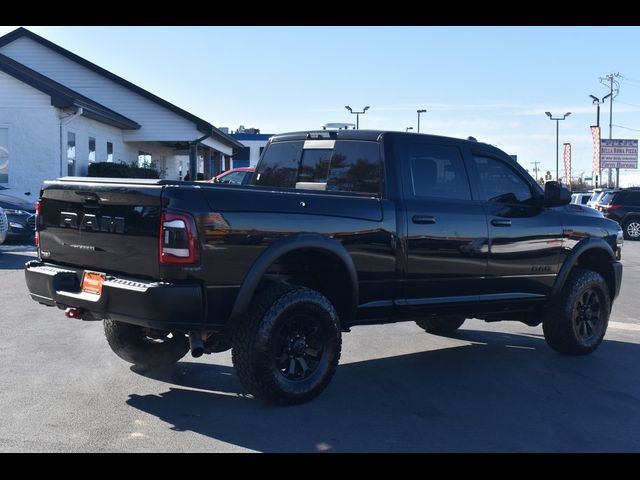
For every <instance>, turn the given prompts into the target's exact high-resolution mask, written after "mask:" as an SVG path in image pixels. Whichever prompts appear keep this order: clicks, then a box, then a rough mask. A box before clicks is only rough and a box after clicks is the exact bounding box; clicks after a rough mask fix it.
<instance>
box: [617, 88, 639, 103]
mask: <svg viewBox="0 0 640 480" xmlns="http://www.w3.org/2000/svg"><path fill="white" fill-rule="evenodd" d="M639 88H640V87H639ZM618 103H621V104H623V105H629V106H630V107H640V105H638V104H637V103H629V102H623V101H622V100H618Z"/></svg>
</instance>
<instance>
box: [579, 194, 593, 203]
mask: <svg viewBox="0 0 640 480" xmlns="http://www.w3.org/2000/svg"><path fill="white" fill-rule="evenodd" d="M590 199H591V195H585V196H584V197H582V202H581V203H582V205H586V204H587V202H588V201H589V200H590Z"/></svg>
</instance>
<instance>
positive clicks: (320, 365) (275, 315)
mask: <svg viewBox="0 0 640 480" xmlns="http://www.w3.org/2000/svg"><path fill="white" fill-rule="evenodd" d="M341 345H342V340H341V335H340V328H339V326H338V315H337V313H336V311H335V309H334V308H333V305H332V304H331V302H330V301H329V300H328V299H327V298H326V297H325V296H324V295H322V294H321V293H319V292H317V291H315V290H311V289H309V288H305V287H294V286H291V285H284V284H283V285H276V286H273V287H269V288H268V289H267V290H265V291H263V292H262V293H260V294H258V296H257V297H256V298H255V299H254V300H253V302H252V304H251V307H250V308H249V311H248V312H247V314H246V315H245V317H244V319H243V320H242V322H241V324H240V325H239V327H238V330H237V331H236V334H235V336H234V339H233V350H232V358H233V365H234V367H235V369H236V373H237V375H238V378H239V379H240V383H241V384H242V385H243V386H244V388H246V389H247V390H248V391H249V392H250V393H251V394H253V395H254V396H255V397H256V398H259V399H261V400H264V401H266V402H268V403H274V404H279V405H293V404H299V403H304V402H307V401H309V400H311V399H313V398H315V397H316V396H318V395H319V394H320V392H322V391H323V390H324V389H325V388H326V387H327V385H328V384H329V381H330V380H331V378H332V377H333V375H334V373H335V371H336V368H337V366H338V360H339V359H340V348H341Z"/></svg>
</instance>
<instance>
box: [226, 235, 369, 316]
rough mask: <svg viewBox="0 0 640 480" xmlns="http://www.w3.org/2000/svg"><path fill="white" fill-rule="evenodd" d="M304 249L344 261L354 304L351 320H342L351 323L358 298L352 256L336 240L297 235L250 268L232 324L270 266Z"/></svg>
mask: <svg viewBox="0 0 640 480" xmlns="http://www.w3.org/2000/svg"><path fill="white" fill-rule="evenodd" d="M301 249H311V250H318V251H324V252H328V253H330V254H332V255H333V256H335V257H337V258H338V260H339V261H341V262H342V264H343V265H344V267H345V269H346V270H347V273H348V275H349V281H350V284H351V305H350V309H349V318H346V319H341V320H349V319H351V318H354V317H355V314H356V308H357V307H358V296H359V292H358V275H357V273H356V267H355V265H354V263H353V260H352V258H351V255H349V253H348V252H347V250H346V249H345V248H344V247H343V246H342V244H341V243H340V242H338V241H337V240H334V239H332V238H328V237H324V236H322V235H320V234H315V233H298V234H295V235H291V236H289V237H286V238H283V239H282V240H278V241H277V242H275V243H274V244H272V245H271V246H269V247H268V248H267V249H266V250H264V251H263V252H262V253H261V254H260V256H258V258H257V259H256V261H255V262H254V263H253V265H252V266H251V268H249V271H248V272H247V274H246V275H245V276H244V279H243V281H242V285H241V286H240V290H239V291H238V295H237V296H236V301H235V303H234V305H233V310H232V311H231V316H230V318H231V322H232V323H233V322H234V321H235V320H236V319H237V318H238V317H239V316H240V315H242V314H243V313H244V312H245V311H246V310H247V308H248V307H249V304H250V303H251V299H252V298H253V295H254V293H255V292H256V289H257V288H258V285H259V284H260V281H261V280H262V277H263V275H264V274H265V272H266V271H267V269H268V268H269V266H271V264H272V263H273V262H275V261H276V260H277V259H278V258H280V257H281V256H283V255H285V254H287V253H289V252H292V251H294V250H301Z"/></svg>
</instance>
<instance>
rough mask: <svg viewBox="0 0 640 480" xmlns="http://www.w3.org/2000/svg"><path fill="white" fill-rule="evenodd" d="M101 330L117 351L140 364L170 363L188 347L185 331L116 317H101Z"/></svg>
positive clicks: (120, 355) (144, 365)
mask: <svg viewBox="0 0 640 480" xmlns="http://www.w3.org/2000/svg"><path fill="white" fill-rule="evenodd" d="M104 334H105V336H106V337H107V342H109V346H110V347H111V350H113V352H114V353H115V354H116V355H118V356H119V357H120V358H122V359H123V360H126V361H127V362H130V363H133V364H135V365H138V366H141V367H158V366H162V365H171V364H173V363H175V362H177V361H178V360H180V359H181V358H182V357H184V356H185V354H186V353H187V352H188V351H189V341H188V340H187V337H186V336H185V335H184V334H179V333H172V332H167V331H164V330H155V329H152V328H145V327H139V326H137V325H131V324H129V323H124V322H118V321H115V320H104Z"/></svg>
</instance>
